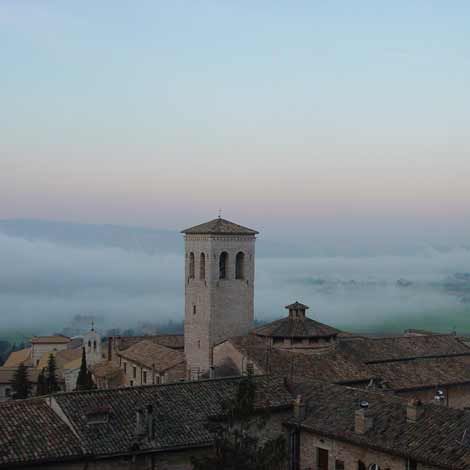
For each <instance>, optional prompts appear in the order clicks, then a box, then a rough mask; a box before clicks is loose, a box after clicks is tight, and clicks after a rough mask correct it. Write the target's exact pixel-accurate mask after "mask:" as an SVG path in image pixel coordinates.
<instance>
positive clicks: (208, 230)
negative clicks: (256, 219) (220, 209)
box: [181, 217, 258, 235]
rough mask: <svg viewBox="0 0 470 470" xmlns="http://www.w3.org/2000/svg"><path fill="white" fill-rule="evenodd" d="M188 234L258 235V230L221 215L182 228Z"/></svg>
mask: <svg viewBox="0 0 470 470" xmlns="http://www.w3.org/2000/svg"><path fill="white" fill-rule="evenodd" d="M181 233H185V234H187V235H196V234H200V235H256V234H257V233H258V232H257V231H256V230H253V229H251V228H248V227H243V226H242V225H238V224H235V223H233V222H230V221H229V220H225V219H221V218H220V217H219V218H217V219H214V220H211V221H209V222H206V223H204V224H200V225H196V226H194V227H190V228H187V229H185V230H182V231H181Z"/></svg>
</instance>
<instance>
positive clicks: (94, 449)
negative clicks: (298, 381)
mask: <svg viewBox="0 0 470 470" xmlns="http://www.w3.org/2000/svg"><path fill="white" fill-rule="evenodd" d="M240 380H241V379H240V378H229V379H212V380H202V381H198V382H179V383H174V384H166V385H150V386H141V387H128V388H120V389H114V390H95V391H88V392H75V393H62V394H57V395H55V399H56V400H57V402H58V404H59V405H60V407H61V408H62V410H63V411H64V413H65V415H66V416H67V418H68V419H69V420H70V421H71V422H72V423H73V426H74V429H75V430H76V432H77V433H78V435H79V437H80V440H81V442H82V444H83V446H84V448H85V449H86V452H87V453H91V454H93V455H98V456H99V455H109V454H116V453H122V452H126V451H127V450H129V449H130V447H131V445H132V444H133V442H134V435H133V430H134V429H135V419H136V418H135V417H136V411H137V410H138V409H139V408H144V407H146V406H147V405H152V406H153V409H154V410H155V423H156V424H155V432H156V435H155V441H154V442H142V443H141V449H143V450H145V449H148V448H151V449H155V450H158V449H166V448H174V447H181V446H182V447H192V446H196V447H198V446H204V445H209V444H210V443H211V442H212V436H211V434H210V433H209V431H208V430H207V427H206V423H207V420H208V418H209V417H210V416H216V415H219V414H220V413H221V411H222V403H223V402H225V401H226V400H227V399H228V398H231V397H233V396H234V393H236V390H237V387H238V384H239V382H240ZM254 380H255V382H256V384H257V397H258V401H257V406H259V407H265V406H266V404H267V400H269V406H271V407H285V406H289V405H290V403H291V402H292V398H293V397H292V395H291V394H290V392H289V391H288V390H287V388H286V386H285V383H284V380H283V379H282V378H277V379H275V378H269V377H255V378H254ZM104 405H106V406H107V407H108V409H109V420H108V422H106V423H103V424H99V425H90V424H88V423H87V417H86V414H87V413H88V412H89V411H90V410H94V409H99V408H101V407H103V406H104Z"/></svg>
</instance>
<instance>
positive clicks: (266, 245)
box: [0, 219, 311, 257]
mask: <svg viewBox="0 0 470 470" xmlns="http://www.w3.org/2000/svg"><path fill="white" fill-rule="evenodd" d="M0 233H3V234H5V235H8V236H10V237H17V238H22V239H25V240H29V241H47V242H51V243H57V244H63V245H70V246H79V247H87V248H91V247H114V248H120V249H122V250H126V251H138V252H144V253H147V254H154V253H176V254H182V253H183V237H182V235H181V234H180V233H179V232H178V231H177V230H163V229H152V228H146V227H129V226H123V225H99V224H81V223H76V222H64V221H52V220H36V219H3V220H0ZM257 255H258V256H260V257H268V256H269V257H298V256H309V255H311V253H309V250H308V248H306V247H302V246H290V245H285V244H282V243H277V242H273V241H270V240H266V239H264V238H263V237H261V238H260V239H259V240H258V242H257Z"/></svg>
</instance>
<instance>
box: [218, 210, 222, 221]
mask: <svg viewBox="0 0 470 470" xmlns="http://www.w3.org/2000/svg"><path fill="white" fill-rule="evenodd" d="M218 218H219V219H221V218H222V209H219V217H218Z"/></svg>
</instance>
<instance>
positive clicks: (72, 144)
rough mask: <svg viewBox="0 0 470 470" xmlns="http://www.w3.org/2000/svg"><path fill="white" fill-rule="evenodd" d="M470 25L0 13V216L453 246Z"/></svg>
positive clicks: (88, 8)
mask: <svg viewBox="0 0 470 470" xmlns="http://www.w3.org/2000/svg"><path fill="white" fill-rule="evenodd" d="M469 18H470V4H469V3H468V2H463V1H461V2H460V1H453V2H442V1H395V2H373V1H357V2H344V1H343V2H334V1H330V2H320V1H308V2H307V1H305V2H300V1H296V2H275V1H270V2H267V1H259V2H248V1H239V2H229V1H212V2H207V1H196V2H194V1H193V2H189V1H186V2H179V1H172V2H159V1H139V2H131V1H112V2H111V1H105V0H102V1H100V2H92V1H83V2H64V1H43V0H21V1H18V0H0V71H1V73H0V103H1V106H0V133H1V135H0V218H7V217H34V218H51V219H66V220H74V221H78V222H106V223H118V224H136V225H149V226H154V227H168V228H173V227H177V228H180V227H184V226H186V225H191V224H192V223H197V222H200V221H201V220H204V219H208V218H211V217H212V216H215V215H216V214H217V210H218V208H219V207H222V208H223V211H224V215H225V216H226V217H227V218H231V219H235V220H237V221H239V222H242V223H246V224H247V225H254V226H256V227H259V228H261V229H265V230H268V231H275V230H280V231H282V230H285V229H286V226H289V227H290V226H292V224H303V226H305V228H306V230H307V231H308V232H309V233H311V232H312V231H317V233H322V236H324V237H325V238H328V237H331V236H335V235H337V234H338V232H341V233H344V232H345V231H346V232H349V233H351V234H353V235H354V236H355V237H361V236H365V234H373V236H374V237H375V236H390V237H393V236H394V234H396V233H398V234H401V235H402V234H403V232H404V231H407V230H409V231H410V233H413V236H414V237H416V238H424V239H426V237H428V238H429V240H426V241H440V242H442V241H450V242H454V241H455V242H460V241H463V240H468V236H469V235H470V222H469V219H470V217H469V215H470V210H469V208H468V207H469V204H468V201H469V200H470V189H469V188H470V185H469V184H468V181H469V175H470V135H469V132H468V130H469V125H470V112H469V109H470V93H469V83H470V30H469V28H468V20H469ZM296 226H299V225H296ZM319 226H321V227H320V228H319ZM397 226H398V227H399V228H397ZM430 234H431V235H433V234H434V235H435V236H431V235H430Z"/></svg>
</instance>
